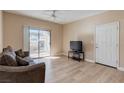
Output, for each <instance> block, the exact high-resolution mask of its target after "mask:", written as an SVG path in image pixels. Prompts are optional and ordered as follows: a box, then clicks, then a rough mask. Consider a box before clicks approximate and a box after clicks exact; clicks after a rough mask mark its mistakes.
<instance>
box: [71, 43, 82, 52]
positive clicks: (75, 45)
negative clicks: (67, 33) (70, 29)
mask: <svg viewBox="0 0 124 93" xmlns="http://www.w3.org/2000/svg"><path fill="white" fill-rule="evenodd" d="M70 49H71V50H73V51H82V41H70Z"/></svg>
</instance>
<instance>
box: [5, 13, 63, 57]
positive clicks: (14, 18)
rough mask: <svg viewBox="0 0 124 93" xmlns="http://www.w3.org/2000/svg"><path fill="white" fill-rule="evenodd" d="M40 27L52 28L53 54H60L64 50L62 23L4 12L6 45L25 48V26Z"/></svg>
mask: <svg viewBox="0 0 124 93" xmlns="http://www.w3.org/2000/svg"><path fill="white" fill-rule="evenodd" d="M25 25H27V26H33V27H40V28H45V29H49V30H51V41H52V42H51V54H52V55H58V54H60V53H61V50H62V25H59V24H55V23H52V22H47V21H42V20H37V19H33V18H30V17H25V16H20V15H15V14H10V13H6V12H4V13H3V29H4V33H3V34H4V38H3V40H4V47H6V46H7V45H11V46H13V47H14V48H15V49H20V48H23V26H25Z"/></svg>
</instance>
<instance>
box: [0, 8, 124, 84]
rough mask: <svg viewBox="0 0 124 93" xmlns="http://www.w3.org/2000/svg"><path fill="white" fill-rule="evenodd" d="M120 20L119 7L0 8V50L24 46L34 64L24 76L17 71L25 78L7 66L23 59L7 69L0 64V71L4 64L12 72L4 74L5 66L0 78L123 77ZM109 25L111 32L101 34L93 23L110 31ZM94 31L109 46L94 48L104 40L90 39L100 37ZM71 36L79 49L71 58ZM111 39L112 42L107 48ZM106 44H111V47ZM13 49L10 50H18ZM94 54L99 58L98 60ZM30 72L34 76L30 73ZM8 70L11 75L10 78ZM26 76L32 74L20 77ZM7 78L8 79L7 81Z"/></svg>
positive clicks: (88, 79)
mask: <svg viewBox="0 0 124 93" xmlns="http://www.w3.org/2000/svg"><path fill="white" fill-rule="evenodd" d="M72 15H73V16H72ZM123 20H124V11H121V10H120V11H119V10H106V11H105V10H4V11H2V10H1V11H0V22H1V25H0V37H1V39H0V40H1V41H0V51H1V52H3V49H4V48H6V47H9V48H10V50H11V48H12V50H14V51H17V52H19V53H20V52H21V53H22V54H23V51H28V53H29V54H28V56H30V58H31V59H28V60H30V61H31V60H33V61H34V63H36V64H35V65H36V66H34V67H33V66H30V65H29V66H27V68H28V69H27V70H28V71H29V70H30V69H33V70H34V72H32V73H33V74H32V76H31V74H30V73H31V72H30V71H29V74H30V75H29V76H28V75H26V74H25V75H24V73H23V74H21V75H20V77H21V76H22V77H21V78H24V77H25V79H20V78H19V75H18V74H17V75H16V77H14V75H15V72H14V74H12V72H13V71H14V70H15V69H16V71H20V70H21V69H22V68H23V67H25V66H24V65H22V64H21V66H19V67H18V68H16V67H13V66H12V68H11V69H9V68H7V67H8V66H5V64H4V66H2V68H1V71H3V69H4V70H5V71H8V70H9V72H11V71H10V70H12V72H11V74H9V75H7V74H8V73H9V72H8V73H6V74H5V75H3V78H2V77H1V80H0V82H8V83H10V82H11V83H12V82H13V83H14V82H21V83H22V82H32V83H33V82H44V83H72V82H76V83H84V82H85V83H87V82H90V83H91V82H94V83H98V82H99V83H100V82H103V83H105V82H106V83H108V82H112V83H114V82H124V79H123V78H124V74H123V71H124V63H123V60H124V57H123V55H124V50H123V47H124V44H123V39H124V38H123V34H124V32H123V29H124V26H123V25H124V21H123ZM113 28H114V30H113V33H102V35H101V36H100V33H97V34H96V32H97V31H96V29H98V30H99V29H100V30H101V29H102V30H103V31H104V30H105V29H108V31H111V29H113ZM116 28H117V29H116ZM106 31H107V30H106ZM114 31H115V34H116V35H115V34H114ZM104 34H105V36H104ZM97 35H98V37H97ZM107 35H108V36H107ZM112 35H113V36H112ZM102 36H103V37H102ZM96 37H97V38H98V40H100V39H101V38H100V37H102V38H104V40H106V42H107V43H108V41H110V42H109V46H108V45H106V49H105V47H103V49H104V51H105V52H104V51H103V49H102V50H101V51H97V49H98V47H102V46H104V45H105V41H104V43H103V44H104V45H101V46H98V44H95V43H96V42H97V43H100V42H101V41H100V42H99V41H98V40H96ZM109 37H111V38H109ZM101 40H103V39H101ZM111 40H115V41H114V42H113V41H111ZM71 41H73V43H74V42H78V41H81V47H82V48H81V49H80V50H81V52H80V53H79V52H77V51H76V52H75V51H74V52H72V51H71V53H72V54H71V56H72V55H73V58H74V57H75V58H76V59H79V60H75V59H72V58H68V52H69V51H70V50H71V43H70V42H71ZM102 42H103V41H102ZM111 42H113V43H111ZM78 44H79V42H78ZM100 44H101V43H100ZM112 44H113V46H114V47H112V46H111V48H110V45H112ZM79 45H80V44H79ZM75 46H77V45H75ZM78 47H79V46H78ZM107 47H109V48H107ZM72 48H75V47H72ZM76 48H77V47H76ZM115 48H116V49H115ZM111 49H113V50H112V51H111ZM72 50H73V49H72ZM109 50H110V51H109ZM7 51H8V50H7ZM107 51H108V52H107ZM113 51H114V52H113ZM17 52H16V55H20V54H19V53H17ZM97 52H98V55H97ZM100 53H101V54H100ZM104 53H105V54H104ZM110 53H111V54H110ZM74 54H76V56H74ZM99 55H100V56H99ZM109 55H111V56H109ZM77 56H79V58H78V57H77ZM108 56H109V57H110V58H108ZM99 57H100V58H102V61H101V60H100V59H99ZM106 58H108V59H106ZM83 59H84V60H83ZM16 60H17V59H16ZM104 60H106V63H105V62H104ZM26 61H27V60H26ZM99 61H101V62H99ZM30 63H31V62H29V64H30ZM1 64H3V63H1ZM23 64H24V63H23ZM22 66H23V67H22ZM40 66H41V68H42V71H39V70H36V67H39V68H40ZM9 67H10V66H9ZM34 68H35V69H34ZM24 69H26V68H24ZM40 70H41V69H40ZM35 71H36V72H37V73H36V72H35ZM39 73H42V74H39ZM92 73H94V74H92ZM2 74H3V73H2ZM35 75H37V77H34V76H35ZM12 76H13V77H14V78H16V79H17V80H16V79H15V80H14V79H13V77H12ZM5 77H6V78H5ZM8 77H10V78H8ZM26 77H31V78H32V77H34V78H33V79H29V78H28V79H26ZM92 77H94V78H92ZM6 79H7V80H6ZM11 79H13V80H12V81H11Z"/></svg>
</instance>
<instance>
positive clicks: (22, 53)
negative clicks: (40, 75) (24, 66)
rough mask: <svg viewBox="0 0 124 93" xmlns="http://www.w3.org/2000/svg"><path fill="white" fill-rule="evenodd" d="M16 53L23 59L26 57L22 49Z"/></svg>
mask: <svg viewBox="0 0 124 93" xmlns="http://www.w3.org/2000/svg"><path fill="white" fill-rule="evenodd" d="M15 53H16V55H17V56H19V57H22V58H24V57H25V53H24V52H23V51H22V49H19V50H17V51H16V52H15Z"/></svg>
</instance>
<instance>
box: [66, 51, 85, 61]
mask: <svg viewBox="0 0 124 93" xmlns="http://www.w3.org/2000/svg"><path fill="white" fill-rule="evenodd" d="M70 54H72V57H70ZM81 54H83V61H84V58H85V55H84V52H83V51H73V50H71V51H68V58H72V59H75V60H78V61H79V62H80V60H81Z"/></svg>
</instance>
